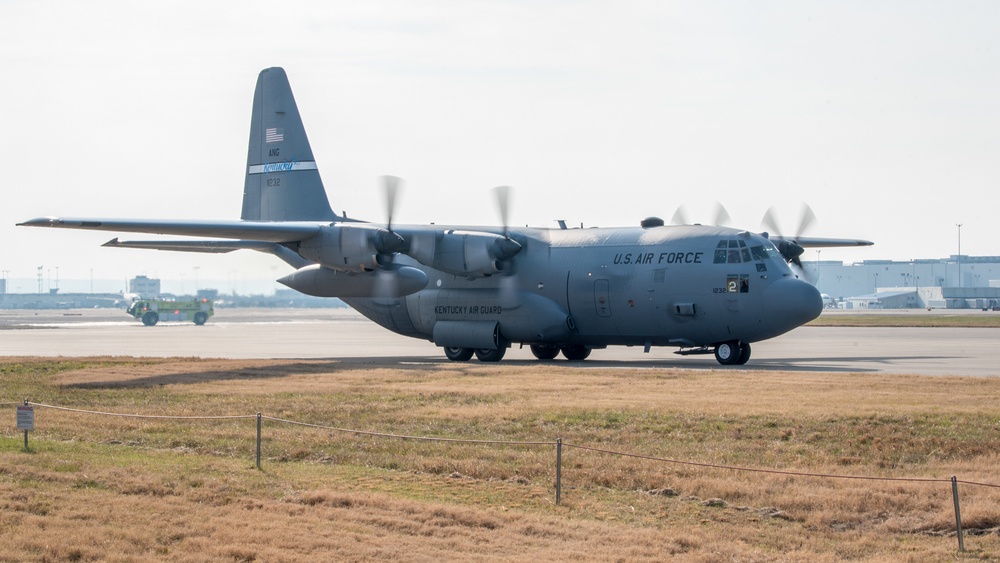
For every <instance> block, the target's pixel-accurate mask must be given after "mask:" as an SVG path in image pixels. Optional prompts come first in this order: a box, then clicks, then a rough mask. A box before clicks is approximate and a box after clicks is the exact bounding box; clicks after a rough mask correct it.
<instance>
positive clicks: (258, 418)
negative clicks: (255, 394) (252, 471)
mask: <svg viewBox="0 0 1000 563" xmlns="http://www.w3.org/2000/svg"><path fill="white" fill-rule="evenodd" d="M257 469H260V413H257Z"/></svg>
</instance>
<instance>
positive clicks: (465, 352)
mask: <svg viewBox="0 0 1000 563" xmlns="http://www.w3.org/2000/svg"><path fill="white" fill-rule="evenodd" d="M444 355H445V356H447V358H448V359H449V360H451V361H453V362H467V361H469V360H471V359H472V348H452V347H448V346H445V348H444Z"/></svg>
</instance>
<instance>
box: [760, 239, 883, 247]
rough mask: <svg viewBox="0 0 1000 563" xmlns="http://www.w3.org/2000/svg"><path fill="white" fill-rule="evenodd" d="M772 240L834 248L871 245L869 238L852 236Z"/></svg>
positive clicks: (805, 245) (803, 245)
mask: <svg viewBox="0 0 1000 563" xmlns="http://www.w3.org/2000/svg"><path fill="white" fill-rule="evenodd" d="M770 238H771V240H772V241H775V240H787V241H790V242H794V243H795V244H798V245H799V246H801V247H802V248H834V247H840V246H871V245H873V244H875V243H874V242H872V241H870V240H862V239H853V238H818V237H770Z"/></svg>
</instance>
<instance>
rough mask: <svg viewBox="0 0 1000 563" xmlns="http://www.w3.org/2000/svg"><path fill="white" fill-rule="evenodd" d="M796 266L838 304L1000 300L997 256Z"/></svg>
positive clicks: (972, 304) (960, 305)
mask: <svg viewBox="0 0 1000 563" xmlns="http://www.w3.org/2000/svg"><path fill="white" fill-rule="evenodd" d="M802 265H803V268H804V269H805V270H806V273H807V275H808V276H810V277H811V278H812V281H813V283H815V284H816V287H817V288H819V290H820V292H822V293H825V294H827V295H829V296H831V297H832V298H834V299H835V300H836V301H837V302H838V303H839V305H840V306H841V307H844V308H864V309H910V308H927V307H932V308H948V309H983V308H992V307H995V306H998V304H1000V256H967V255H961V256H958V255H952V256H950V257H948V258H941V259H915V260H910V261H906V262H901V261H893V260H865V261H863V262H854V263H851V264H845V263H843V262H839V261H833V260H828V261H816V262H803V264H802Z"/></svg>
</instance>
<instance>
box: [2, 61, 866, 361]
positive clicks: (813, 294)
mask: <svg viewBox="0 0 1000 563" xmlns="http://www.w3.org/2000/svg"><path fill="white" fill-rule="evenodd" d="M384 182H385V188H386V194H387V202H388V205H387V208H388V211H387V215H388V219H387V221H386V223H385V224H377V223H370V222H364V221H359V220H356V219H353V218H348V217H347V216H346V213H345V214H344V215H343V216H340V215H337V214H336V213H334V212H333V210H332V209H331V207H330V203H329V200H328V199H327V195H326V190H325V189H324V187H323V182H322V180H321V179H320V175H319V170H318V168H317V165H316V160H315V159H314V158H313V153H312V149H311V148H310V146H309V141H308V139H307V138H306V133H305V128H304V127H303V124H302V119H301V118H300V116H299V111H298V108H297V106H296V104H295V99H294V97H293V96H292V90H291V87H290V85H289V83H288V78H287V76H286V75H285V71H284V70H283V69H281V68H269V69H265V70H263V71H261V73H260V75H259V76H258V78H257V86H256V90H255V92H254V100H253V116H252V118H251V121H250V144H249V150H248V154H247V170H246V180H245V184H244V192H243V211H242V215H241V219H240V220H239V221H235V220H223V221H191V220H189V221H185V220H139V219H101V218H92V219H86V218H53V217H43V218H38V219H32V220H30V221H25V222H24V223H19V225H23V226H31V227H53V228H67V229H90V230H103V231H119V232H137V233H156V234H162V235H183V236H193V237H215V238H213V239H211V240H204V239H194V240H192V239H186V240H145V241H143V240H133V241H123V240H119V239H118V238H115V239H112V240H111V241H109V242H107V243H105V245H104V246H112V247H125V248H147V249H158V250H174V251H188V252H210V253H225V252H231V251H233V250H239V249H251V250H256V251H260V252H265V253H271V254H274V255H275V256H277V257H279V258H281V259H282V260H284V261H285V262H287V263H288V264H289V265H291V266H292V267H293V268H295V272H293V273H291V274H289V275H287V276H285V277H283V278H281V279H279V280H278V281H279V282H281V283H282V284H284V285H286V286H288V287H290V288H293V289H296V290H298V291H300V292H302V293H305V294H307V295H313V296H319V297H338V298H340V299H342V300H343V301H345V302H346V303H347V304H348V305H350V306H351V307H353V308H355V309H356V310H358V311H359V312H361V314H363V315H364V316H366V317H368V318H369V319H371V320H372V321H375V322H376V323H378V324H380V325H382V326H383V327H385V328H387V329H389V330H391V331H393V332H396V333H398V334H402V335H405V336H410V337H414V338H421V339H425V340H428V341H430V342H433V343H434V344H435V345H437V346H440V347H442V348H443V349H444V354H445V356H447V358H448V359H449V360H453V361H468V360H470V359H471V358H472V356H473V355H475V356H476V358H478V359H479V360H480V361H483V362H497V361H500V360H501V359H502V358H503V356H504V353H505V352H506V350H507V348H508V347H509V346H511V345H513V344H520V345H521V346H523V345H525V344H527V345H528V346H530V349H531V352H532V353H533V354H534V356H535V357H536V358H538V359H540V360H551V359H553V358H555V357H556V356H557V355H558V354H560V353H562V355H563V356H564V357H565V358H566V359H568V360H583V359H585V358H587V357H588V356H589V355H590V353H591V350H593V349H600V348H606V347H607V346H615V345H625V346H643V347H644V350H645V351H646V352H649V350H650V348H651V347H652V346H671V347H676V348H678V350H677V353H679V354H685V355H686V354H711V353H714V354H715V358H716V359H717V360H718V362H719V363H720V364H723V365H742V364H745V363H746V362H747V360H749V358H750V344H751V343H752V342H757V341H761V340H765V339H768V338H773V337H776V336H778V335H780V334H783V333H785V332H788V331H789V330H792V329H794V328H796V327H798V326H801V325H803V324H805V323H807V322H809V321H810V320H812V319H814V318H816V317H818V316H819V314H820V311H821V310H822V308H823V303H822V300H821V298H820V293H819V291H817V290H816V288H815V287H814V286H813V285H812V284H810V283H808V282H807V281H805V280H803V279H800V277H799V276H798V275H797V274H796V273H795V272H794V271H793V269H792V268H791V267H790V264H792V265H797V266H799V267H801V263H800V262H799V256H800V255H801V254H802V252H803V251H804V250H803V249H804V248H806V247H829V246H862V245H870V244H872V243H871V242H869V241H865V240H855V239H821V238H804V237H801V236H795V237H783V236H769V235H768V233H752V232H750V231H746V230H738V229H733V228H727V227H723V226H706V225H698V224H694V225H677V226H675V225H665V224H664V222H663V221H662V220H660V219H658V218H655V217H650V218H647V219H645V220H643V221H642V222H641V225H640V226H636V227H615V228H586V229H585V228H566V227H565V224H564V223H561V224H560V228H552V229H546V228H528V227H525V228H519V227H508V226H507V224H506V223H507V219H506V217H507V201H508V197H509V196H508V189H507V188H506V187H501V188H497V189H496V195H497V199H498V202H499V206H500V212H501V217H502V222H503V226H501V227H482V226H439V225H394V224H393V223H392V208H393V205H394V203H393V202H394V201H395V194H396V192H397V189H398V186H399V179H398V178H394V177H391V176H386V177H384ZM770 224H773V222H772V223H770ZM219 239H222V240H219Z"/></svg>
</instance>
